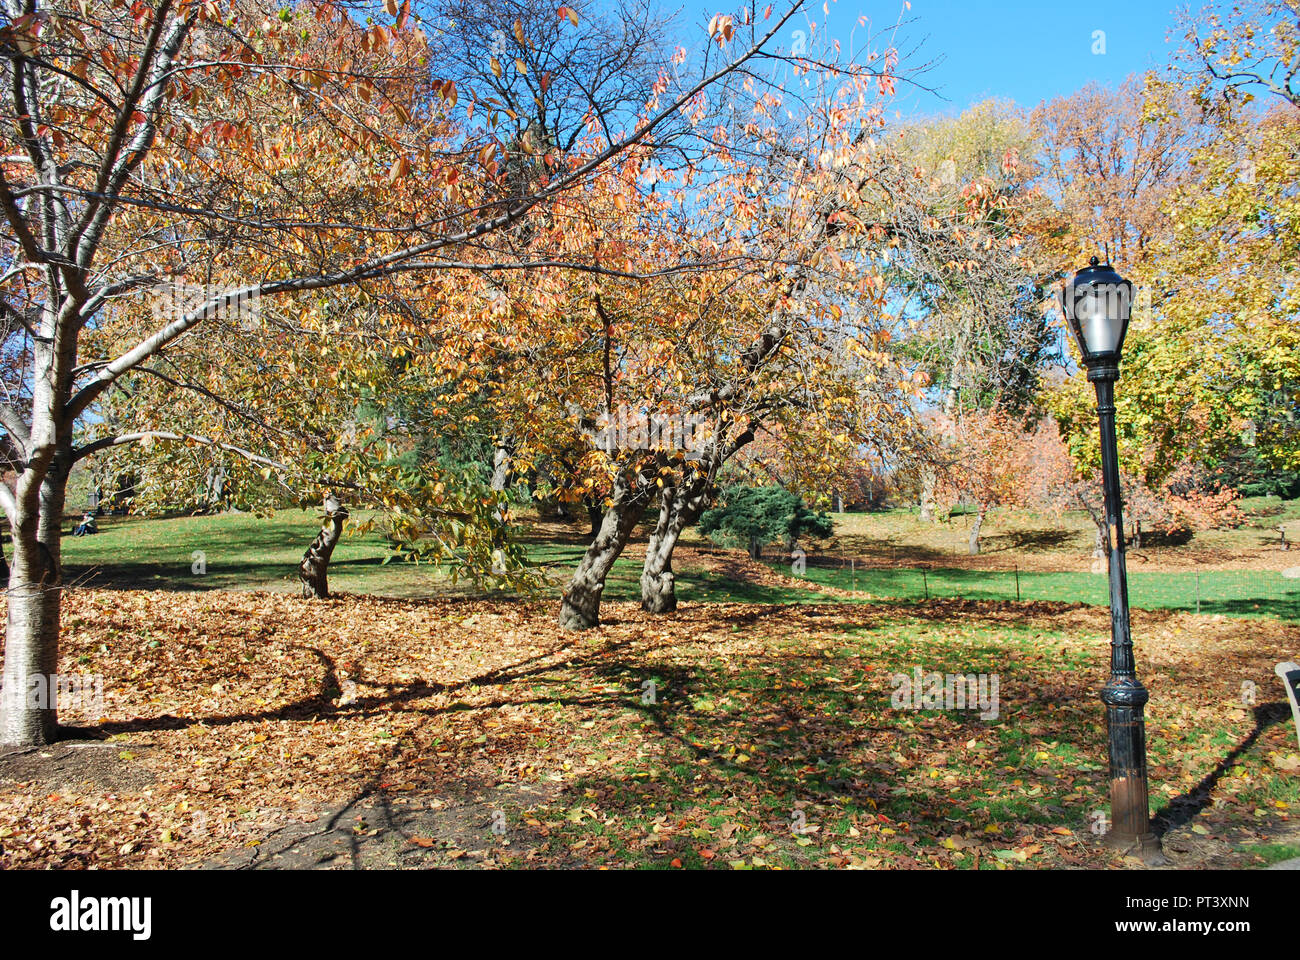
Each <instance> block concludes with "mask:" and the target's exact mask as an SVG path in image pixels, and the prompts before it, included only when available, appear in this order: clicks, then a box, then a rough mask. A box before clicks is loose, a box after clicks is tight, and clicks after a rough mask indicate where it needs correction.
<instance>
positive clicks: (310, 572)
mask: <svg viewBox="0 0 1300 960" xmlns="http://www.w3.org/2000/svg"><path fill="white" fill-rule="evenodd" d="M347 518H348V510H347V507H344V506H343V505H342V504H340V503H339V502H338V501H337V500H335V499H334V498H333V497H326V498H325V523H324V524H323V525H322V526H321V528H320V532H319V533H318V534H316V539H315V540H313V541H312V542H311V546H310V547H308V548H307V552H306V553H304V554H303V555H302V562H301V563H300V564H298V577H299V579H301V580H302V595H303V596H304V597H312V598H315V599H317V600H326V599H328V598H329V595H330V590H329V566H330V557H331V556H332V555H333V554H334V548H335V547H336V546H337V545H338V542H339V537H341V536H342V535H343V521H344V520H346V519H347Z"/></svg>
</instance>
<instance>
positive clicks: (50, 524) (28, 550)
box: [0, 444, 70, 747]
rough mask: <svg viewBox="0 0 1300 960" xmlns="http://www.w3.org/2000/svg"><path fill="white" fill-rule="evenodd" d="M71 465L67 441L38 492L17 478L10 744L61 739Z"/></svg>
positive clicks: (7, 684)
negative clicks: (58, 679) (63, 559)
mask: <svg viewBox="0 0 1300 960" xmlns="http://www.w3.org/2000/svg"><path fill="white" fill-rule="evenodd" d="M69 463H70V450H69V449H68V448H67V445H66V444H65V449H64V450H63V451H61V452H60V454H59V455H57V456H55V457H54V458H53V459H52V462H51V463H50V466H49V468H48V471H47V473H46V476H45V477H44V479H43V480H42V481H41V482H40V486H39V488H38V489H37V490H35V491H32V490H31V489H30V485H29V484H25V483H23V482H22V480H21V479H20V482H19V494H20V496H19V497H18V498H16V499H17V518H16V519H17V522H16V523H15V524H14V525H13V558H12V560H11V562H10V564H9V591H8V617H7V622H6V625H5V668H4V689H3V696H2V699H0V744H4V745H8V746H23V747H27V746H43V745H45V744H49V743H53V742H54V741H55V740H56V739H57V738H58V732H59V716H58V700H57V697H56V691H57V687H58V685H57V683H55V682H54V679H55V676H56V674H57V673H58V665H59V613H60V606H61V601H62V592H63V568H62V565H61V563H60V554H61V543H62V537H61V535H62V529H61V525H62V522H63V505H64V501H65V499H66V491H67V481H68V469H69V467H68V464H69ZM28 479H30V478H28Z"/></svg>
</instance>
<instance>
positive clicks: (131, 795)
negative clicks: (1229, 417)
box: [0, 590, 1300, 870]
mask: <svg viewBox="0 0 1300 960" xmlns="http://www.w3.org/2000/svg"><path fill="white" fill-rule="evenodd" d="M553 612H554V611H553V609H552V606H551V604H549V603H523V602H518V601H504V600H492V601H485V600H472V599H458V598H447V599H441V600H394V599H388V600H381V599H376V598H365V597H348V598H343V599H338V600H332V601H308V600H303V599H300V598H297V597H292V596H286V595H284V594H248V593H237V592H223V591H209V592H204V593H195V592H189V593H176V592H171V593H144V592H136V591H114V592H104V591H90V590H82V591H77V592H75V593H73V594H72V595H71V596H70V597H69V600H68V609H67V612H66V616H65V641H64V646H63V664H62V670H64V671H85V672H91V673H97V674H101V675H103V677H104V678H105V680H104V685H105V701H106V711H105V715H104V716H103V717H102V718H100V719H98V720H94V721H92V720H91V719H90V718H83V717H79V716H78V715H76V713H75V712H69V713H68V714H67V715H66V716H65V721H67V722H73V723H81V724H84V725H87V726H89V727H90V728H91V729H92V730H93V731H94V733H95V734H97V735H99V736H101V737H108V738H109V739H108V740H107V741H102V740H101V741H85V742H83V743H76V742H69V743H64V744H60V745H59V746H57V747H55V748H52V750H51V751H48V754H49V756H48V757H46V759H45V760H44V761H42V762H41V763H40V764H39V765H37V764H36V763H35V762H34V761H32V762H28V759H29V758H24V757H21V756H17V757H11V758H4V759H0V866H2V867H7V868H8V867H17V866H47V867H48V866H62V867H84V866H90V865H95V866H110V865H126V866H163V867H176V866H181V865H186V864H194V863H204V864H209V865H224V866H245V865H252V866H325V867H331V868H337V867H349V866H372V867H385V866H398V867H423V866H525V865H534V866H540V865H553V866H633V867H647V868H664V869H673V868H676V867H684V868H689V867H697V868H703V869H753V868H765V867H799V866H817V867H882V868H896V867H897V868H908V867H941V868H950V869H983V870H990V869H1008V868H1033V867H1062V866H1075V867H1108V866H1116V865H1119V864H1120V863H1121V861H1119V860H1117V858H1116V857H1115V855H1114V854H1113V853H1112V852H1111V851H1109V850H1108V849H1107V848H1105V847H1104V846H1103V845H1102V844H1101V843H1100V842H1099V836H1098V833H1097V832H1095V831H1097V830H1100V829H1101V828H1102V827H1104V822H1103V821H1102V820H1101V819H1100V817H1101V816H1102V813H1101V811H1104V809H1105V806H1106V802H1105V794H1106V774H1105V769H1104V763H1105V747H1104V736H1103V723H1104V720H1103V717H1104V714H1103V711H1102V709H1101V707H1100V705H1099V703H1098V701H1097V697H1096V693H1097V690H1098V689H1099V688H1100V686H1101V685H1102V683H1103V682H1104V669H1105V663H1106V647H1105V640H1104V638H1105V634H1106V624H1107V615H1106V612H1105V611H1104V610H1102V609H1095V608H1081V607H1072V608H1071V607H1063V606H1052V605H1047V604H1038V605H1034V606H1032V607H1008V606H1007V605H1004V604H979V603H973V602H955V601H931V602H930V603H928V604H924V603H923V604H919V605H917V606H914V607H907V608H903V607H898V606H885V607H877V606H871V605H868V604H845V603H839V604H825V605H813V604H803V605H798V606H791V605H782V606H771V605H762V604H748V603H728V604H696V603H690V604H686V605H684V606H683V608H682V610H681V611H680V612H679V613H678V614H676V615H673V616H669V617H650V616H648V615H646V614H643V613H642V612H641V611H640V610H639V609H638V608H637V607H636V606H635V605H633V604H617V603H615V604H608V605H607V609H606V613H607V622H606V623H605V624H604V625H602V626H601V627H600V628H598V629H597V630H594V631H590V632H587V633H583V634H565V633H561V632H560V631H558V630H557V629H556V628H555V626H554V622H553V619H552V617H553ZM1240 622H1241V621H1236V620H1231V619H1227V618H1221V619H1217V620H1216V619H1215V618H1210V617H1195V616H1192V615H1188V614H1178V613H1167V612H1143V611H1139V612H1138V613H1137V614H1136V615H1135V624H1134V628H1135V633H1136V634H1137V635H1138V636H1140V637H1141V641H1140V646H1139V660H1140V664H1141V668H1142V673H1143V677H1144V679H1145V680H1146V683H1147V685H1148V686H1149V688H1150V690H1151V694H1152V701H1151V706H1150V708H1149V709H1148V714H1147V715H1148V734H1149V741H1150V758H1151V771H1150V776H1151V784H1152V807H1153V810H1154V811H1156V812H1157V813H1158V815H1159V816H1160V817H1161V818H1162V819H1163V822H1164V823H1165V824H1166V825H1167V832H1166V835H1165V848H1166V851H1167V852H1168V854H1169V856H1170V858H1171V859H1172V861H1173V864H1174V865H1175V866H1178V867H1203V866H1229V865H1247V866H1248V865H1264V864H1266V863H1268V862H1270V861H1272V860H1275V859H1277V858H1278V857H1279V856H1280V855H1281V854H1280V851H1282V850H1285V849H1289V848H1290V847H1291V846H1294V845H1295V844H1296V843H1297V840H1298V839H1300V837H1298V835H1297V832H1296V830H1295V829H1294V821H1293V813H1294V811H1295V810H1296V809H1297V807H1296V805H1297V804H1298V803H1300V780H1298V779H1297V778H1296V776H1295V772H1296V771H1297V770H1300V754H1297V752H1296V739H1295V732H1294V729H1293V728H1292V725H1291V722H1290V717H1289V711H1288V710H1287V709H1286V707H1285V706H1284V705H1282V704H1279V703H1278V702H1277V700H1278V693H1277V690H1276V678H1274V677H1273V675H1272V665H1273V663H1275V662H1276V661H1277V660H1278V659H1281V658H1283V657H1287V656H1291V655H1293V654H1294V651H1295V646H1296V641H1297V631H1296V630H1295V629H1294V628H1293V627H1290V626H1286V625H1283V624H1280V623H1277V622H1272V621H1267V620H1260V621H1256V625H1255V626H1254V627H1252V629H1251V630H1249V631H1243V630H1241V629H1239V628H1238V626H1237V624H1239V623H1240ZM917 668H919V669H920V670H922V671H924V672H926V673H928V672H931V671H934V672H939V673H953V674H970V673H974V674H984V675H986V676H996V678H997V680H998V688H997V710H996V716H995V717H992V716H990V717H985V718H982V717H981V716H980V715H979V713H978V712H976V711H974V710H968V709H960V708H954V709H913V708H912V706H911V705H909V704H906V703H904V704H902V705H900V704H899V703H897V702H896V701H895V699H894V695H895V692H896V691H897V689H898V686H897V676H896V674H908V675H910V674H911V673H912V671H913V670H914V669H917ZM1244 683H1249V684H1255V685H1256V687H1257V690H1258V698H1257V701H1256V702H1255V703H1253V704H1251V703H1244V702H1243V697H1242V694H1241V691H1242V685H1243V684H1244Z"/></svg>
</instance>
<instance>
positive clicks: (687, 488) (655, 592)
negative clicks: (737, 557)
mask: <svg viewBox="0 0 1300 960" xmlns="http://www.w3.org/2000/svg"><path fill="white" fill-rule="evenodd" d="M706 490H707V485H706V483H705V482H704V481H703V480H696V481H694V482H688V483H686V484H682V485H680V486H675V487H668V488H665V489H664V491H663V492H662V493H661V494H660V497H659V520H658V522H656V523H655V528H654V531H653V532H652V533H651V534H650V542H649V543H648V544H647V545H646V551H645V564H644V565H643V566H642V568H641V609H642V610H645V611H647V612H649V613H672V612H673V611H674V610H676V609H677V588H676V583H675V578H674V576H673V550H674V548H676V546H677V541H678V540H679V539H680V538H681V535H682V531H683V530H685V529H686V528H687V527H689V526H690V525H691V524H692V523H694V522H695V521H696V520H698V519H699V516H700V513H701V512H702V511H703V510H704V504H705V501H706Z"/></svg>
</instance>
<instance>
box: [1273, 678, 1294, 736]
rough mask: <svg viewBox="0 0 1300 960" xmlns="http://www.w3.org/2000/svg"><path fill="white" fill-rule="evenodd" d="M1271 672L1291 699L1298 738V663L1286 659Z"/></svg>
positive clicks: (1292, 714)
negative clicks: (1279, 679) (1275, 675)
mask: <svg viewBox="0 0 1300 960" xmlns="http://www.w3.org/2000/svg"><path fill="white" fill-rule="evenodd" d="M1273 672H1274V673H1276V674H1277V675H1278V676H1279V677H1280V678H1281V679H1282V686H1284V687H1286V696H1287V699H1288V700H1290V701H1291V716H1292V717H1294V718H1295V724H1296V737H1297V739H1300V663H1293V662H1291V661H1290V660H1288V661H1287V662H1286V663H1279V664H1278V665H1277V666H1276V667H1274V668H1273Z"/></svg>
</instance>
